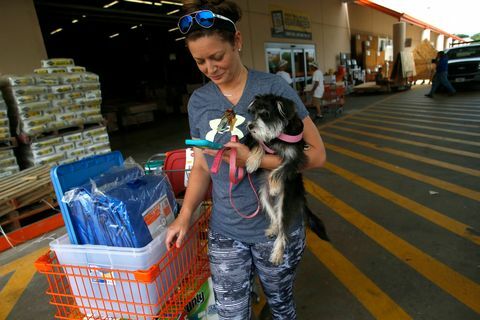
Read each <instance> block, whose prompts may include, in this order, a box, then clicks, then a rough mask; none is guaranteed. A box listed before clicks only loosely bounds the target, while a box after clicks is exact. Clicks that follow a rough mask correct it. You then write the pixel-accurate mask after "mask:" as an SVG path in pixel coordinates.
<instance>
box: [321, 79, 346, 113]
mask: <svg viewBox="0 0 480 320" xmlns="http://www.w3.org/2000/svg"><path fill="white" fill-rule="evenodd" d="M344 104H345V87H344V86H337V85H335V84H332V85H325V90H324V92H323V97H322V105H323V109H324V110H325V111H327V112H331V111H333V112H335V116H337V115H340V114H341V113H342V112H343V105H344Z"/></svg>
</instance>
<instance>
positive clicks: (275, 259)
mask: <svg viewBox="0 0 480 320" xmlns="http://www.w3.org/2000/svg"><path fill="white" fill-rule="evenodd" d="M269 260H270V262H271V263H273V264H274V265H276V266H278V265H280V264H282V262H283V252H282V254H274V253H273V252H272V255H271V256H270V259H269Z"/></svg>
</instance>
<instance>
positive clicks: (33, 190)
mask: <svg viewBox="0 0 480 320" xmlns="http://www.w3.org/2000/svg"><path fill="white" fill-rule="evenodd" d="M62 224H63V220H62V218H61V214H59V211H58V204H57V201H56V197H55V192H54V190H53V186H52V183H51V180H50V166H47V165H44V166H39V167H34V168H30V169H27V170H24V171H21V172H19V173H17V174H14V175H12V176H9V177H5V178H2V179H0V226H1V227H2V229H3V231H4V232H5V233H6V234H7V237H8V239H5V236H1V237H0V252H1V251H4V250H6V249H8V248H9V247H10V246H11V245H17V244H19V243H22V242H25V241H27V240H30V239H33V238H34V237H36V236H38V235H40V234H43V233H46V232H48V231H51V230H53V229H55V228H58V227H59V226H61V225H62Z"/></svg>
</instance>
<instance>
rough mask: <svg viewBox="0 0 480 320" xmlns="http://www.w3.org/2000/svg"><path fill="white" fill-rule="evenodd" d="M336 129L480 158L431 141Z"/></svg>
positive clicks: (478, 155)
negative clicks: (425, 141)
mask: <svg viewBox="0 0 480 320" xmlns="http://www.w3.org/2000/svg"><path fill="white" fill-rule="evenodd" d="M335 129H337V130H342V131H347V132H354V133H358V134H361V135H364V136H367V137H372V138H377V139H382V140H387V141H393V142H399V143H403V144H409V145H412V146H417V147H423V148H428V149H433V150H437V151H442V152H446V153H451V154H456V155H460V156H465V157H471V158H477V159H480V153H475V152H470V151H465V150H459V149H453V148H447V147H442V146H437V145H434V144H431V143H424V142H417V141H411V140H406V139H401V138H394V137H391V136H386V135H384V134H376V133H371V132H365V131H361V130H355V129H350V128H345V127H342V126H335Z"/></svg>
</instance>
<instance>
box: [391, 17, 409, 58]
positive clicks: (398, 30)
mask: <svg viewBox="0 0 480 320" xmlns="http://www.w3.org/2000/svg"><path fill="white" fill-rule="evenodd" d="M406 35H407V24H406V23H405V22H403V21H402V22H397V23H394V24H393V59H396V58H397V56H398V53H399V52H401V51H403V50H404V49H405V37H406Z"/></svg>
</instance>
